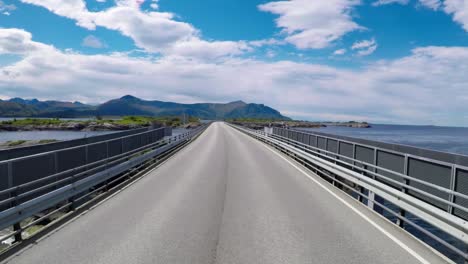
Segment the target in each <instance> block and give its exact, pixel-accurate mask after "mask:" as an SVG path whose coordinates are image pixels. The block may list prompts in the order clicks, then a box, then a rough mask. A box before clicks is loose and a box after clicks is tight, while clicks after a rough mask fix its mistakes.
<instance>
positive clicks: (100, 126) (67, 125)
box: [0, 122, 149, 131]
mask: <svg viewBox="0 0 468 264" xmlns="http://www.w3.org/2000/svg"><path fill="white" fill-rule="evenodd" d="M146 126H149V124H148V125H146ZM141 127H144V126H143V125H121V124H113V123H96V122H90V123H82V122H64V123H61V124H46V125H24V126H20V125H9V124H0V131H47V130H50V131H52V130H55V131H118V130H128V129H133V128H141Z"/></svg>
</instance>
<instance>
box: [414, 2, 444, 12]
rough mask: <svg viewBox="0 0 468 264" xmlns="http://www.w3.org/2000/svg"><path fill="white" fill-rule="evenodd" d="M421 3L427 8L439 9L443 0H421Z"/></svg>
mask: <svg viewBox="0 0 468 264" xmlns="http://www.w3.org/2000/svg"><path fill="white" fill-rule="evenodd" d="M419 3H420V4H421V5H422V6H424V7H427V8H430V9H433V10H437V9H439V7H440V6H441V5H442V2H441V0H419Z"/></svg>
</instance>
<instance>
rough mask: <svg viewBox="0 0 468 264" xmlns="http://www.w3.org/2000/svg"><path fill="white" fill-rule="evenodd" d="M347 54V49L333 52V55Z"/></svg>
mask: <svg viewBox="0 0 468 264" xmlns="http://www.w3.org/2000/svg"><path fill="white" fill-rule="evenodd" d="M345 53H346V49H339V50H335V52H333V55H344V54H345Z"/></svg>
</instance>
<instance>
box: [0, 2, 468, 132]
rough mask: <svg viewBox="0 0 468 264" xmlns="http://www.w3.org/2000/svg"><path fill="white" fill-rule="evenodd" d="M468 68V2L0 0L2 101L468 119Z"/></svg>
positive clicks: (425, 120) (450, 121)
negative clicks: (212, 105)
mask: <svg viewBox="0 0 468 264" xmlns="http://www.w3.org/2000/svg"><path fill="white" fill-rule="evenodd" d="M467 69H468V1H467V0H369V1H363V0H362V1H360V0H329V1H318V0H284V1H274V0H224V1H219V0H205V1H202V2H200V1H194V0H159V1H156V0H146V1H144V0H139V1H136V0H116V1H114V0H99V1H98V0H87V1H85V0H69V1H60V0H14V1H13V0H0V98H3V99H7V98H11V97H16V96H20V97H26V98H33V97H35V98H39V99H58V100H73V101H74V100H80V101H84V102H88V103H98V102H102V101H105V100H108V99H112V98H115V97H119V96H122V95H124V94H133V95H135V96H138V97H142V98H146V99H156V100H167V101H178V102H186V103H191V102H206V101H213V102H227V101H233V100H238V99H240V100H244V101H248V102H257V103H264V104H267V105H270V106H272V107H275V108H277V109H279V110H280V111H282V112H283V113H284V114H286V115H289V116H292V117H294V118H298V119H307V120H350V119H354V120H365V121H370V122H379V123H402V124H433V125H464V126H468V111H467V110H468V107H467V106H466V105H468V104H467V101H466V100H467V99H468V92H467V88H468V74H466V72H467ZM465 75H467V76H465Z"/></svg>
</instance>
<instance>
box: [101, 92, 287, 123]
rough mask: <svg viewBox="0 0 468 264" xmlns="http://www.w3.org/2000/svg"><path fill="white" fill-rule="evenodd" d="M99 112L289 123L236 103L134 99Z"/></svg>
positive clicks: (259, 107) (256, 106)
mask: <svg viewBox="0 0 468 264" xmlns="http://www.w3.org/2000/svg"><path fill="white" fill-rule="evenodd" d="M97 111H98V113H99V114H100V115H102V116H109V115H117V116H122V115H148V116H180V115H183V114H186V115H189V116H195V117H199V118H202V119H228V118H272V119H288V118H287V117H285V116H283V115H281V113H280V112H278V111H277V110H275V109H273V108H270V107H268V106H265V105H263V104H247V103H245V102H242V101H235V102H231V103H227V104H215V103H199V104H179V103H172V102H162V101H146V100H142V99H140V98H136V97H134V96H131V95H126V96H124V97H122V98H119V99H115V100H111V101H109V102H107V103H104V104H102V105H100V106H99V107H98V108H97Z"/></svg>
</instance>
